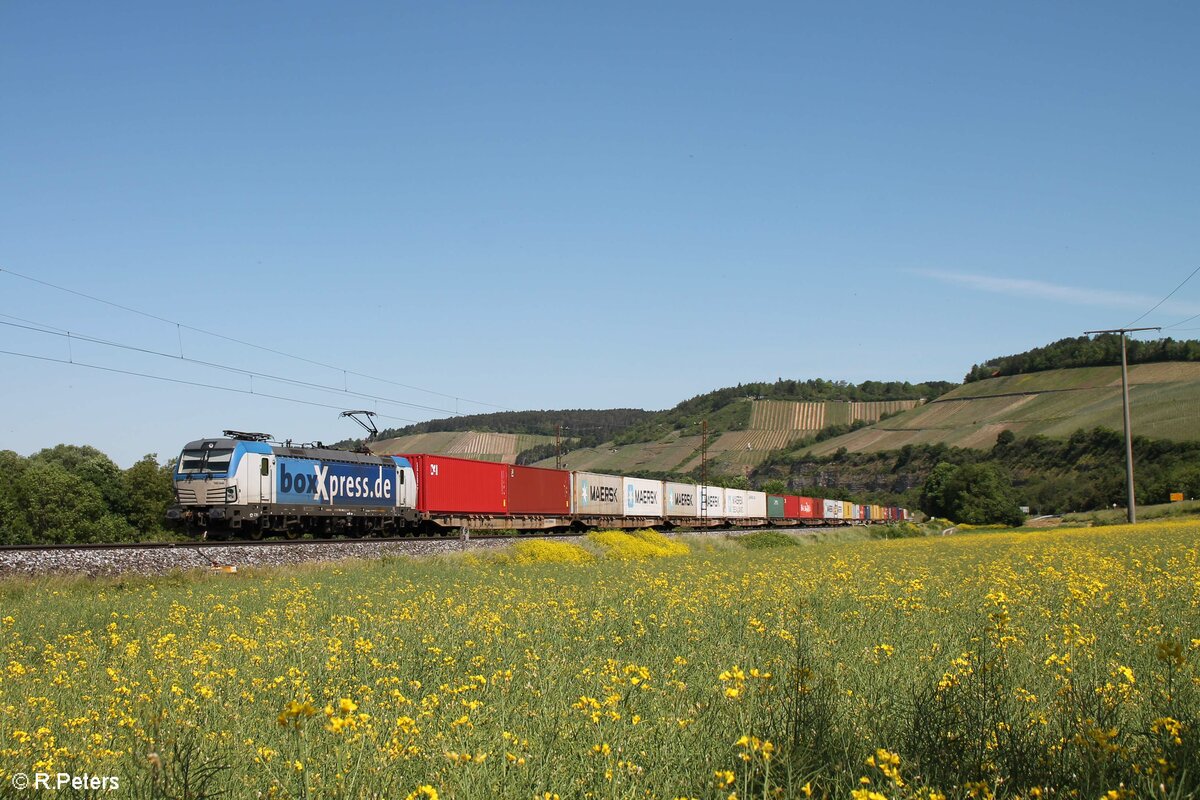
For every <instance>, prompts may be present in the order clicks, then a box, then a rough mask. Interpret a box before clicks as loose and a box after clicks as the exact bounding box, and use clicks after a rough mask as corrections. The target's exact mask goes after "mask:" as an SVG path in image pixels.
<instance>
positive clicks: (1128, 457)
mask: <svg viewBox="0 0 1200 800" xmlns="http://www.w3.org/2000/svg"><path fill="white" fill-rule="evenodd" d="M1161 330H1162V328H1111V329H1109V330H1105V331H1084V332H1083V335H1084V336H1091V335H1092V334H1095V333H1119V334H1121V400H1122V408H1123V410H1124V412H1125V491H1126V493H1127V495H1128V498H1129V499H1128V506H1127V519H1128V520H1129V524H1130V525H1132V524H1133V523H1135V522H1137V507H1136V505H1135V500H1134V496H1133V433H1132V432H1131V431H1130V423H1129V366H1128V365H1127V363H1126V358H1125V334H1127V333H1133V332H1135V331H1161Z"/></svg>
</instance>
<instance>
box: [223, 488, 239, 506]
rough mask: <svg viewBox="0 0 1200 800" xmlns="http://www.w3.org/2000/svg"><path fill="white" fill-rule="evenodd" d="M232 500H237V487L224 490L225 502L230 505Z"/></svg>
mask: <svg viewBox="0 0 1200 800" xmlns="http://www.w3.org/2000/svg"><path fill="white" fill-rule="evenodd" d="M234 500H237V487H236V486H230V487H228V488H226V489H225V502H226V503H232V502H233V501H234Z"/></svg>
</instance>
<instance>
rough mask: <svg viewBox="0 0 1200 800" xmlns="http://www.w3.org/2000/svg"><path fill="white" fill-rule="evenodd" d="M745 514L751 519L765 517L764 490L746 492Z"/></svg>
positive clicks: (765, 500) (765, 497)
mask: <svg viewBox="0 0 1200 800" xmlns="http://www.w3.org/2000/svg"><path fill="white" fill-rule="evenodd" d="M746 516H747V517H750V518H751V519H766V518H767V493H766V492H746Z"/></svg>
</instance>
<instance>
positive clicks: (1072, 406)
mask: <svg viewBox="0 0 1200 800" xmlns="http://www.w3.org/2000/svg"><path fill="white" fill-rule="evenodd" d="M1129 381H1130V390H1129V398H1130V408H1131V409H1132V412H1131V414H1132V418H1133V425H1134V432H1135V433H1136V434H1137V435H1139V436H1145V437H1147V438H1151V439H1165V440H1168V441H1194V440H1200V363H1195V362H1187V363H1171V362H1167V363H1152V364H1139V365H1135V366H1132V367H1130V368H1129ZM1095 427H1105V428H1110V429H1114V430H1121V428H1122V419H1121V369H1120V367H1084V368H1080V369H1060V370H1048V371H1044V372H1035V373H1031V374H1027V375H1012V376H1006V377H1000V378H989V379H986V380H980V381H976V382H973V383H968V384H965V385H963V386H961V387H959V388H957V389H954V390H952V391H950V392H947V393H946V394H944V395H942V396H941V397H939V398H937V399H935V400H933V401H932V402H930V403H927V404H925V405H923V406H920V407H918V408H914V409H912V410H911V411H907V412H905V413H903V414H900V415H897V416H895V417H890V418H888V419H886V420H884V421H883V422H880V423H877V424H875V425H872V426H870V427H868V428H863V429H862V430H858V431H853V432H851V433H848V434H846V435H844V436H838V437H834V438H831V439H827V440H825V441H823V442H819V443H817V444H814V445H813V446H812V447H811V448H808V452H810V453H812V454H813V455H827V454H830V453H834V452H837V450H839V449H840V448H843V447H844V448H846V450H847V451H848V452H852V453H853V452H878V451H885V450H898V449H899V448H901V447H903V446H904V445H909V444H911V445H919V444H946V445H951V446H957V447H972V448H989V447H991V446H992V445H994V444H995V442H996V436H997V434H999V433H1000V431H1002V430H1011V431H1012V432H1013V433H1014V434H1016V435H1018V436H1032V435H1043V436H1049V437H1053V438H1065V437H1067V436H1070V435H1071V434H1072V433H1073V432H1074V431H1077V430H1080V429H1088V430H1090V429H1092V428H1095Z"/></svg>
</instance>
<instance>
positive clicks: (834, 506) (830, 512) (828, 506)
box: [821, 500, 842, 519]
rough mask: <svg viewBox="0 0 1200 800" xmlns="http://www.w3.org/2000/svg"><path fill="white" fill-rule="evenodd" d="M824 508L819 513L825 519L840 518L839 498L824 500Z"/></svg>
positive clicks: (840, 504) (840, 503)
mask: <svg viewBox="0 0 1200 800" xmlns="http://www.w3.org/2000/svg"><path fill="white" fill-rule="evenodd" d="M823 502H824V503H825V510H824V513H823V514H821V516H822V517H824V518H825V519H841V518H842V501H841V500H824V501H823Z"/></svg>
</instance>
